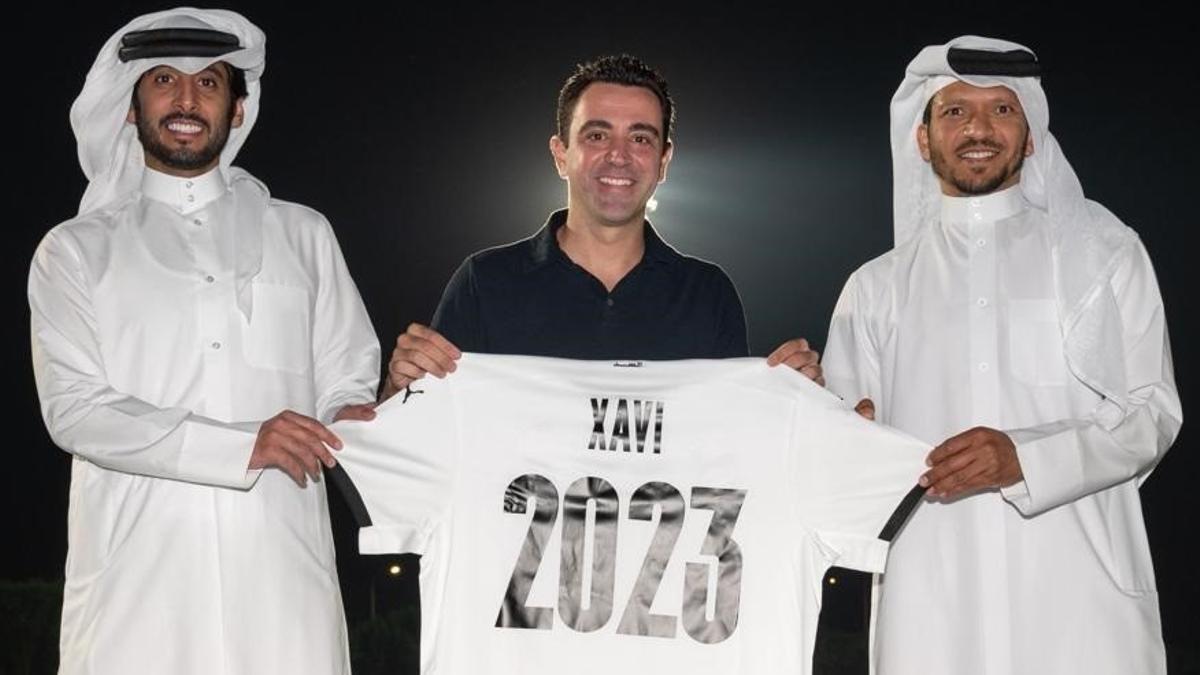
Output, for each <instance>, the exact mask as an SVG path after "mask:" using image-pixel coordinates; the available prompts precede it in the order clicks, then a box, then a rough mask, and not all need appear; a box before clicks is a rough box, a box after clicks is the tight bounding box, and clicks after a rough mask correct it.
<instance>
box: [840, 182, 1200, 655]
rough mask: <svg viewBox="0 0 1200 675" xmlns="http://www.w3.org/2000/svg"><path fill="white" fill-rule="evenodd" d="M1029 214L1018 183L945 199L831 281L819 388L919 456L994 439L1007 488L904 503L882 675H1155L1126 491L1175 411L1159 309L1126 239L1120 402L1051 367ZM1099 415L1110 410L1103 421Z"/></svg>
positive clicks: (1153, 604)
mask: <svg viewBox="0 0 1200 675" xmlns="http://www.w3.org/2000/svg"><path fill="white" fill-rule="evenodd" d="M1049 234H1050V232H1049V227H1048V226H1047V223H1046V217H1045V214H1044V213H1043V212H1041V211H1039V210H1037V209H1034V208H1033V207H1031V206H1029V205H1027V204H1026V203H1025V202H1024V200H1023V198H1022V196H1021V194H1020V188H1019V187H1014V188H1012V189H1010V190H1006V191H1003V192H1000V193H996V194H992V195H988V196H982V197H970V198H950V197H947V198H944V201H943V209H942V217H941V220H940V222H939V223H936V224H931V225H930V226H929V227H927V228H925V230H924V231H923V232H921V233H920V234H918V235H917V236H916V237H914V238H913V240H912V241H910V242H909V243H907V244H904V245H902V246H900V247H898V248H896V249H894V250H892V251H890V252H889V253H887V254H884V255H883V256H880V257H879V258H876V259H875V260H873V261H871V262H869V263H867V264H866V265H864V266H863V267H862V268H861V269H859V270H858V271H857V272H855V273H854V274H853V275H852V276H851V278H850V280H849V281H848V282H847V284H846V287H845V289H844V290H843V292H842V296H841V298H840V299H839V301H838V305H837V308H836V310H835V312H834V317H833V321H832V324H831V327H830V334H829V340H828V342H827V345H826V356H825V361H824V370H825V375H826V378H827V381H828V383H829V387H830V388H831V389H832V390H833V391H834V392H836V393H838V394H839V395H841V396H843V397H844V398H846V399H848V400H852V401H857V400H858V399H859V398H862V397H870V398H872V399H873V400H874V401H875V402H876V406H877V419H878V420H879V421H881V422H884V423H886V424H890V425H892V426H895V427H898V428H900V429H902V430H904V431H907V432H909V433H912V434H914V435H915V436H917V437H918V438H921V439H923V440H926V441H928V442H929V443H930V444H931V446H932V445H934V444H937V443H939V442H941V441H942V440H944V439H945V438H947V437H949V436H951V435H954V434H956V433H958V432H961V431H964V430H966V429H968V428H970V427H973V426H977V425H978V426H988V427H993V428H997V429H1001V430H1004V431H1006V432H1007V433H1008V434H1009V435H1010V436H1011V437H1012V439H1013V441H1014V442H1015V443H1016V447H1017V455H1018V458H1019V460H1020V463H1021V468H1022V471H1023V472H1024V480H1023V481H1022V482H1020V483H1017V484H1016V485H1014V486H1011V487H1009V488H1006V489H1004V490H1002V491H997V490H987V491H984V492H981V493H977V494H974V495H971V496H968V497H965V498H961V499H957V500H955V501H953V502H950V503H942V502H938V501H931V502H929V503H927V504H925V505H924V506H922V507H921V508H919V509H917V511H916V513H915V514H914V516H913V518H912V521H911V522H910V523H909V524H908V525H907V527H906V528H905V529H904V530H903V531H902V532H901V534H900V536H899V537H898V538H897V540H896V542H895V545H894V547H893V550H892V554H891V558H890V560H889V563H888V568H887V573H886V574H885V575H884V577H883V584H882V593H881V598H880V613H879V617H878V625H877V636H876V656H877V666H878V672H879V673H880V675H897V674H908V673H922V674H933V675H940V674H945V675H951V674H953V675H961V674H963V673H971V674H972V675H995V674H1008V673H1013V674H1016V673H1021V674H1025V673H1038V674H1039V675H1055V674H1068V673H1071V674H1076V673H1078V674H1082V673H1087V674H1088V675H1104V674H1111V675H1129V674H1131V673H1138V674H1140V675H1149V674H1153V673H1162V672H1165V667H1166V666H1165V658H1164V653H1163V643H1162V637H1161V627H1160V620H1159V611H1158V596H1157V593H1156V590H1155V583H1154V571H1153V568H1152V565H1151V561H1150V549H1149V546H1148V543H1147V538H1146V532H1145V529H1144V525H1143V521H1142V513H1141V502H1140V500H1139V497H1138V486H1139V484H1140V481H1141V480H1142V479H1143V478H1144V477H1145V475H1146V474H1147V473H1148V472H1149V470H1150V469H1151V468H1153V466H1154V464H1155V463H1156V462H1157V461H1158V459H1159V458H1160V457H1161V455H1162V453H1163V452H1165V451H1166V449H1167V447H1169V446H1170V444H1171V442H1172V441H1173V439H1174V437H1175V435H1176V433H1177V432H1178V428H1179V425H1180V421H1181V419H1182V411H1181V409H1180V403H1179V398H1178V395H1177V393H1176V390H1175V384H1174V378H1173V375H1172V369H1171V357H1170V350H1169V346H1168V343H1167V333H1166V326H1165V323H1164V316H1163V307H1162V300H1161V297H1160V295H1159V291H1158V286H1157V283H1156V281H1155V278H1154V272H1153V269H1152V268H1151V265H1150V261H1149V258H1148V257H1147V255H1146V251H1145V249H1144V248H1143V247H1142V245H1141V243H1140V242H1137V243H1136V245H1135V246H1134V247H1132V248H1131V249H1130V254H1129V255H1128V256H1127V257H1126V258H1125V259H1124V260H1121V261H1120V262H1119V264H1118V265H1117V266H1116V268H1115V273H1114V274H1113V275H1112V277H1111V278H1110V279H1108V286H1109V288H1110V289H1111V292H1112V297H1113V298H1114V299H1115V305H1116V308H1117V312H1118V315H1119V317H1120V320H1121V330H1122V337H1123V340H1124V354H1125V364H1124V365H1125V371H1126V378H1127V382H1128V383H1129V399H1130V405H1129V407H1128V408H1127V409H1126V410H1125V411H1124V412H1123V413H1121V412H1120V411H1119V409H1116V407H1115V406H1113V405H1112V404H1111V403H1107V402H1103V401H1102V399H1101V397H1100V396H1099V395H1097V394H1096V393H1095V392H1093V391H1092V390H1090V389H1088V388H1087V387H1085V386H1084V385H1083V384H1082V383H1080V382H1079V381H1078V380H1077V379H1075V378H1074V377H1073V376H1072V374H1071V372H1070V370H1069V368H1068V365H1067V362H1066V359H1065V357H1064V355H1063V344H1062V338H1061V332H1060V328H1059V318H1058V308H1057V306H1056V299H1055V293H1054V288H1055V286H1054V279H1053V269H1054V267H1053V264H1052V260H1053V256H1055V255H1069V254H1070V252H1069V251H1054V250H1052V246H1051V244H1050V238H1049ZM1114 413H1116V416H1115V417H1114Z"/></svg>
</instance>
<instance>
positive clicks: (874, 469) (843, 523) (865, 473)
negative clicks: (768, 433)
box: [792, 392, 929, 573]
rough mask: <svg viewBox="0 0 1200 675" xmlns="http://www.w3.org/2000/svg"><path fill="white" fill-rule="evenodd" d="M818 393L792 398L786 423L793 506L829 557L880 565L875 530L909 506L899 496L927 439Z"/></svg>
mask: <svg viewBox="0 0 1200 675" xmlns="http://www.w3.org/2000/svg"><path fill="white" fill-rule="evenodd" d="M817 393H819V392H812V395H810V396H807V397H802V398H801V399H800V400H799V401H798V402H797V404H796V412H795V418H794V419H795V423H794V425H793V429H792V435H793V438H792V442H793V447H794V449H795V451H796V457H797V462H798V466H797V471H796V479H797V481H798V483H799V484H798V485H797V489H796V491H795V494H796V495H797V498H798V499H799V500H800V501H801V504H800V508H799V513H800V514H802V515H801V517H802V518H803V519H804V520H805V523H804V524H805V525H806V527H807V528H808V529H810V530H812V531H814V532H815V533H816V536H817V539H818V540H819V542H820V544H821V548H822V550H823V551H824V552H825V555H826V557H827V558H828V559H829V563H830V564H831V565H839V566H842V567H848V568H850V569H856V570H861V571H864V572H877V573H881V572H883V568H884V564H885V562H886V559H887V546H888V545H887V542H885V541H883V540H882V539H880V538H879V535H880V532H881V530H883V529H884V526H885V525H887V524H889V520H891V519H892V517H893V515H894V514H896V513H897V510H898V509H901V508H903V509H910V508H912V505H911V500H909V502H908V503H905V504H904V505H903V507H902V502H905V500H904V497H905V496H906V495H907V494H908V493H909V492H910V491H911V490H912V489H913V487H914V486H916V484H917V479H918V478H919V477H920V475H921V473H922V471H923V470H924V458H925V456H926V455H927V454H928V452H929V447H928V445H927V444H926V443H924V442H922V441H918V440H916V439H914V438H911V437H909V436H907V435H905V434H903V433H901V432H899V431H896V430H895V429H891V428H890V427H886V426H884V425H881V424H877V423H875V422H871V421H868V420H866V419H863V418H862V417H860V416H859V415H858V414H857V413H855V412H854V411H853V410H850V409H849V408H846V407H843V404H840V403H838V402H837V401H834V400H832V397H830V396H821V397H819V398H818V397H817V396H816V394H817ZM904 515H906V514H903V513H901V514H899V517H901V518H903V517H904Z"/></svg>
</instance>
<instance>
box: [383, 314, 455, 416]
mask: <svg viewBox="0 0 1200 675" xmlns="http://www.w3.org/2000/svg"><path fill="white" fill-rule="evenodd" d="M461 356H462V352H461V351H459V349H458V347H455V346H454V344H453V343H451V342H450V341H449V340H447V339H446V338H444V337H442V334H441V333H439V332H437V331H436V330H434V329H432V328H430V327H428V326H422V325H421V324H419V323H413V324H409V326H408V330H406V331H404V332H403V333H402V334H401V335H400V337H398V338H396V348H395V349H394V350H392V360H391V361H390V362H389V363H388V378H387V382H386V383H385V384H384V385H383V396H382V399H383V400H386V399H388V398H390V397H392V396H393V395H395V394H396V392H398V391H400V390H402V389H404V388H405V387H407V386H408V385H410V384H412V383H413V382H415V381H417V380H419V379H421V378H422V377H425V374H426V373H433V375H434V376H435V377H439V378H441V377H445V376H446V374H447V373H453V372H454V371H455V369H456V368H458V366H457V364H455V363H454V362H455V361H457V360H458V358H459V357H461Z"/></svg>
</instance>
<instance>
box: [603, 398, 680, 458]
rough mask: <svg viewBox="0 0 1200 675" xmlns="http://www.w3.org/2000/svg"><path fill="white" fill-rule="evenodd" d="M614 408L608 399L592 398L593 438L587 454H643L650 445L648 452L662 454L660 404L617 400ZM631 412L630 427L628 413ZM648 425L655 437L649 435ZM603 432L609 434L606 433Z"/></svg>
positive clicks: (656, 402)
mask: <svg viewBox="0 0 1200 675" xmlns="http://www.w3.org/2000/svg"><path fill="white" fill-rule="evenodd" d="M614 400H615V401H616V405H615V406H610V405H609V403H610V400H609V399H607V398H593V399H591V402H592V437H591V440H589V441H588V450H610V451H612V452H616V451H617V450H618V449H619V450H621V451H623V452H641V453H644V452H646V445H647V443H648V442H649V443H650V452H651V453H653V454H655V455H658V454H661V453H662V428H663V401H639V400H637V399H627V398H618V399H614ZM610 408H615V410H614V412H613V415H612V423H611V424H610V423H608V419H609V415H608V411H609V409H610ZM631 409H632V410H633V418H632V424H630V421H631V420H630V415H629V412H630V410H631ZM651 421H653V423H654V435H653V436H651V435H650V427H651V424H650V423H651ZM606 429H608V431H607V432H606Z"/></svg>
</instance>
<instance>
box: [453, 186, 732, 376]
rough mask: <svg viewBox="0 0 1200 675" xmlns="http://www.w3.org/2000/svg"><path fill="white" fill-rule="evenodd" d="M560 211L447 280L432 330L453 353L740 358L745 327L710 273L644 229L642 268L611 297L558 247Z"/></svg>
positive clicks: (722, 281)
mask: <svg viewBox="0 0 1200 675" xmlns="http://www.w3.org/2000/svg"><path fill="white" fill-rule="evenodd" d="M566 219H567V212H566V210H565V209H564V210H562V211H556V212H555V213H553V214H551V215H550V218H549V219H548V220H547V221H546V224H545V225H544V226H543V227H542V229H541V230H539V231H538V233H537V234H535V235H533V236H532V237H530V238H528V239H523V240H521V241H517V242H514V243H512V244H508V245H506V246H500V247H497V248H492V249H487V250H484V251H480V252H479V253H476V254H474V255H472V256H471V257H469V258H467V259H466V261H464V262H463V264H462V265H461V266H460V267H459V268H458V271H456V272H455V273H454V276H453V278H451V279H450V283H449V284H447V286H446V291H445V293H444V294H443V295H442V301H441V303H439V304H438V308H437V312H435V313H434V316H433V328H434V329H435V330H437V331H438V332H440V333H441V334H442V335H445V336H446V338H447V339H449V340H450V341H451V342H453V343H454V344H455V345H456V346H457V347H458V348H459V349H462V350H463V351H471V352H484V353H491V354H527V355H532V356H558V357H563V358H573V359H644V360H667V359H692V358H727V357H735V356H746V355H748V354H749V349H748V347H747V344H746V319H745V315H744V313H743V311H742V302H741V299H739V298H738V294H737V290H736V289H734V287H733V282H731V281H730V280H729V277H728V276H726V275H725V272H724V271H722V270H721V268H720V267H717V266H716V265H714V264H712V263H710V262H705V261H703V260H699V259H697V258H692V257H689V256H685V255H681V254H680V253H679V252H678V251H676V250H675V249H673V248H671V247H670V246H668V245H667V244H666V243H665V242H663V240H662V239H661V238H659V236H658V234H657V233H656V232H655V231H654V228H653V227H652V226H651V225H650V223H649V222H646V223H645V226H644V230H643V231H644V232H645V237H646V248H645V253H644V254H643V256H642V260H641V261H640V262H638V264H637V265H636V266H635V267H634V268H633V269H632V270H630V271H629V273H628V274H626V275H625V277H624V278H622V279H621V281H620V282H618V283H617V285H616V287H615V288H613V290H612V292H611V293H609V292H608V290H607V289H605V288H604V284H603V283H601V282H600V280H599V279H597V278H596V277H594V276H592V275H591V274H589V273H588V272H587V271H585V270H584V269H583V268H582V267H580V266H579V265H576V264H575V263H574V262H572V261H571V259H570V258H568V257H567V255H566V254H565V253H563V251H562V249H561V248H559V245H558V238H557V236H556V234H555V233H556V232H557V231H558V229H559V228H560V227H562V226H563V224H564V223H565V222H566Z"/></svg>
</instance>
